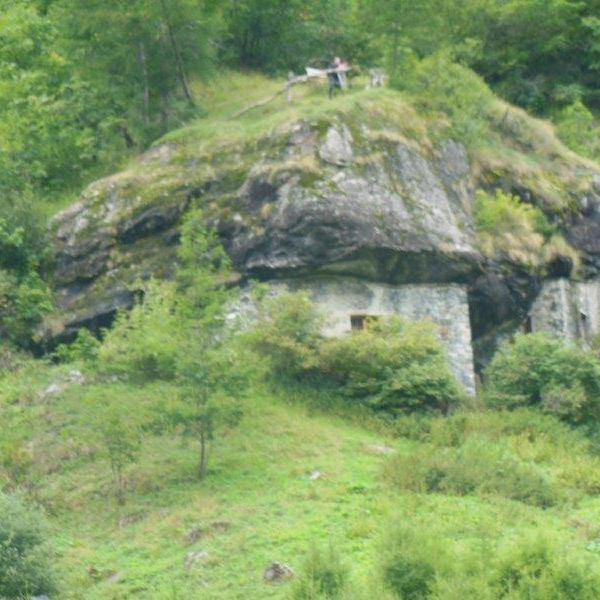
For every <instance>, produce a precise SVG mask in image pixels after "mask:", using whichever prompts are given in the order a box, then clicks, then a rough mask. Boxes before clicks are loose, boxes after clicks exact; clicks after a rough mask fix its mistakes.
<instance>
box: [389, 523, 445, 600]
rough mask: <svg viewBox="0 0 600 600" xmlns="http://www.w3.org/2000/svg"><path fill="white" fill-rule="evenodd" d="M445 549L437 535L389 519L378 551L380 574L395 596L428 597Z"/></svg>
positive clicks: (418, 599)
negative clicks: (434, 536) (436, 537)
mask: <svg viewBox="0 0 600 600" xmlns="http://www.w3.org/2000/svg"><path fill="white" fill-rule="evenodd" d="M445 551H446V549H445V547H444V546H443V545H442V542H441V541H440V540H439V539H438V540H434V539H433V538H431V537H429V536H428V535H427V534H426V533H424V532H419V531H417V529H416V528H414V527H411V526H410V525H405V524H402V523H396V522H392V523H390V524H389V526H388V528H387V531H386V533H385V535H384V537H383V539H382V543H381V548H380V551H379V571H380V574H381V575H380V576H381V578H382V579H383V582H384V584H385V586H386V587H387V588H388V589H389V590H390V591H391V592H392V593H393V594H394V595H395V596H396V597H397V598H401V599H402V600H424V599H426V598H430V597H432V596H433V591H434V588H435V584H436V571H437V569H438V568H439V565H440V563H442V562H443V555H444V554H445Z"/></svg>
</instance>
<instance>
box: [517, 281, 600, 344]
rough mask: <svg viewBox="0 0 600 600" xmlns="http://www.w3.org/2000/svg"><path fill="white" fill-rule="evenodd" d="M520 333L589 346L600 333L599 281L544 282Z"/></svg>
mask: <svg viewBox="0 0 600 600" xmlns="http://www.w3.org/2000/svg"><path fill="white" fill-rule="evenodd" d="M523 330H524V331H525V332H538V331H539V332H546V333H550V334H553V335H556V336H557V337H560V338H562V339H565V340H568V341H576V340H580V341H582V342H584V343H586V344H587V343H590V342H591V341H592V338H593V337H594V336H596V335H598V334H599V333H600V280H591V281H585V282H578V281H571V280H569V279H552V280H549V281H546V282H544V284H543V285H542V290H541V291H540V293H539V295H538V297H537V298H536V299H535V301H534V303H533V305H532V307H531V310H530V311H529V316H528V317H527V320H526V321H525V323H524V324H523Z"/></svg>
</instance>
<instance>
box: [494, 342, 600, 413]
mask: <svg viewBox="0 0 600 600" xmlns="http://www.w3.org/2000/svg"><path fill="white" fill-rule="evenodd" d="M484 398H485V399H486V401H487V403H488V404H489V405H491V406H495V407H498V408H515V407H517V406H526V405H530V406H532V405H533V406H535V405H537V406H540V407H541V408H543V409H544V410H546V411H547V412H550V413H553V414H556V415H557V416H559V417H560V418H562V419H564V420H566V421H569V422H572V423H584V422H588V421H595V420H597V419H598V417H600V361H599V360H598V359H597V358H596V357H595V356H594V355H593V354H592V353H590V352H586V351H584V350H582V349H581V348H578V347H576V346H570V345H568V344H565V343H564V342H562V341H560V340H557V339H553V338H551V337H549V336H547V335H545V334H542V333H537V334H530V335H522V334H518V335H516V336H515V338H514V341H513V343H509V344H505V345H504V346H503V347H502V348H501V349H500V350H499V351H498V352H497V353H496V355H495V357H494V359H493V360H492V362H491V363H490V364H489V366H488V367H487V369H486V370H485V390H484Z"/></svg>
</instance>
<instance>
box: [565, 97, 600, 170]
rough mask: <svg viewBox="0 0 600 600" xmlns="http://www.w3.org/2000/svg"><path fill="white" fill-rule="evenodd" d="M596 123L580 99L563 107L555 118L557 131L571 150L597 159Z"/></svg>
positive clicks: (599, 153)
mask: <svg viewBox="0 0 600 600" xmlns="http://www.w3.org/2000/svg"><path fill="white" fill-rule="evenodd" d="M598 132H599V128H598V124H597V122H596V120H595V119H594V115H593V114H592V113H591V112H590V110H589V109H588V108H587V106H586V105H585V104H583V102H581V100H576V101H575V102H573V104H571V105H569V106H567V107H566V108H564V109H563V110H562V111H561V112H560V114H559V115H558V119H557V133H558V136H559V137H560V139H561V140H562V141H563V142H564V143H565V144H566V145H567V146H568V147H569V148H571V150H573V151H575V152H577V153H578V154H581V155H582V156H587V157H588V158H592V159H595V160H597V159H598V157H599V156H600V144H599V142H598Z"/></svg>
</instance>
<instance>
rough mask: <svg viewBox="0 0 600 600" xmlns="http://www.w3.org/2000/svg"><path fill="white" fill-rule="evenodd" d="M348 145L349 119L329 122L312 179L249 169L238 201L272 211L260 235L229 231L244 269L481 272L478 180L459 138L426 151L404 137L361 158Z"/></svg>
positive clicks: (401, 277)
mask: <svg viewBox="0 0 600 600" xmlns="http://www.w3.org/2000/svg"><path fill="white" fill-rule="evenodd" d="M344 132H345V133H344ZM351 147H352V146H351V137H350V134H349V131H348V130H347V128H346V129H343V128H342V129H340V128H334V127H332V128H330V129H329V130H328V132H327V134H326V138H325V141H324V143H323V145H322V146H321V147H320V148H319V155H320V156H321V158H322V159H323V161H324V162H325V164H322V165H321V170H322V176H321V177H319V178H318V179H317V180H316V181H314V182H313V183H312V185H311V186H310V187H307V186H303V185H301V182H300V181H298V176H297V175H294V174H293V173H290V174H289V175H288V177H287V179H283V181H279V182H277V185H273V182H272V181H270V180H269V174H268V173H264V172H260V173H258V174H251V175H250V177H249V179H248V181H247V182H246V184H245V185H244V186H243V187H242V189H241V190H240V193H239V202H240V204H241V206H243V207H245V209H246V210H255V211H261V210H262V208H263V207H264V206H265V205H266V204H267V203H268V204H269V205H270V207H271V208H272V212H271V214H270V216H269V217H268V218H267V219H266V220H265V221H264V222H262V223H261V226H262V231H261V235H256V233H255V232H254V231H253V230H252V229H251V228H244V227H243V226H240V227H238V228H236V229H235V230H234V231H233V232H232V233H231V234H230V239H229V240H228V248H229V250H230V252H231V254H232V256H233V258H234V260H235V262H236V264H238V265H240V266H241V268H242V270H243V271H244V272H245V273H247V274H250V275H255V276H259V277H263V278H270V277H274V276H281V275H285V276H289V275H293V274H299V273H306V272H321V273H336V274H345V275H354V276H360V277H366V278H369V279H374V280H378V281H386V282H392V283H401V282H443V281H461V280H463V281H464V280H466V279H468V278H469V277H470V276H472V274H473V273H475V272H477V270H478V269H479V265H480V263H481V257H480V255H479V253H478V251H477V250H476V249H475V246H474V235H473V227H472V219H471V210H472V187H473V182H472V180H471V177H470V170H469V165H468V162H467V160H466V153H465V151H464V148H463V147H462V146H460V145H458V144H454V143H450V144H447V145H445V146H443V148H442V150H441V152H440V155H439V156H437V157H433V158H431V157H430V158H428V157H425V156H423V155H422V154H420V153H419V152H418V151H417V150H415V149H413V148H411V147H410V146H408V145H404V144H399V143H398V144H393V145H390V146H389V147H388V148H386V154H385V155H384V156H383V157H382V158H381V159H380V160H378V161H373V162H372V163H369V162H367V163H366V164H360V165H359V166H356V165H352V164H350V163H351V161H352V155H353V153H352V151H351ZM356 161H358V158H356ZM332 164H333V165H336V167H332V166H331V165H332ZM341 165H346V166H343V167H342V166H341Z"/></svg>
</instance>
